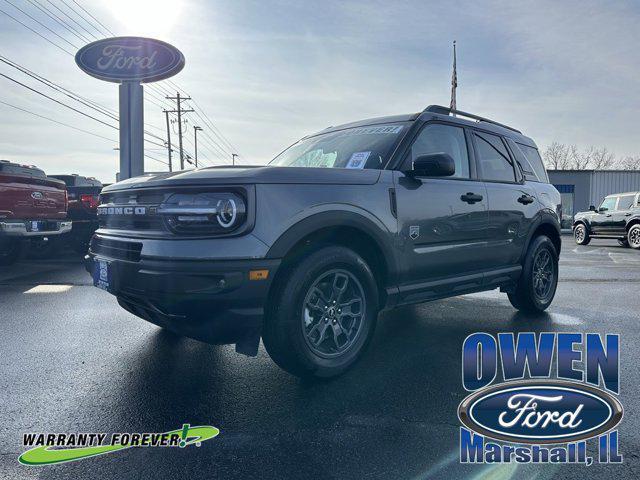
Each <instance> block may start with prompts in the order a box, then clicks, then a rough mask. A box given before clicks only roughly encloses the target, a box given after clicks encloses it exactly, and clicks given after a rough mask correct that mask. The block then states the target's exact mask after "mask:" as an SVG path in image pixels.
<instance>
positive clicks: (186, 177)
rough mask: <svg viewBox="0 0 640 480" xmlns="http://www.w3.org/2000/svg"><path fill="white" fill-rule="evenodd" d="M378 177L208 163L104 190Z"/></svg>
mask: <svg viewBox="0 0 640 480" xmlns="http://www.w3.org/2000/svg"><path fill="white" fill-rule="evenodd" d="M379 178H380V170H356V169H347V168H306V167H268V166H264V165H260V166H242V167H210V168H202V169H198V170H188V171H180V172H167V173H157V174H147V175H143V176H141V177H134V178H130V179H128V180H123V181H122V182H118V183H114V184H113V185H110V186H108V187H106V188H104V189H103V190H102V191H103V192H114V191H117V190H123V189H129V188H147V187H164V186H180V185H224V184H232V185H238V184H255V183H281V184H316V185H317V184H326V185H373V184H374V183H376V182H377V181H378V179H379Z"/></svg>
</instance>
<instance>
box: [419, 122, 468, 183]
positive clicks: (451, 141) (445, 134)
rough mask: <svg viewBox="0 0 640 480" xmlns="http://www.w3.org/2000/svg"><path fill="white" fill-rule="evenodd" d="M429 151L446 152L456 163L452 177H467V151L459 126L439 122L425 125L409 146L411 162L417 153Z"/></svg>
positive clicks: (462, 131) (462, 132) (423, 153)
mask: <svg viewBox="0 0 640 480" xmlns="http://www.w3.org/2000/svg"><path fill="white" fill-rule="evenodd" d="M429 153H448V154H449V155H451V158H453V160H454V162H455V163H456V173H455V174H454V175H452V177H453V178H469V152H468V151H467V141H466V139H465V136H464V129H462V128H461V127H454V126H453V125H444V124H441V123H430V124H428V125H427V126H425V127H424V128H423V129H422V131H421V132H420V134H419V135H418V137H417V138H416V139H415V141H414V142H413V145H412V146H411V162H413V161H414V160H415V159H416V158H417V157H418V156H419V155H425V154H429ZM447 178H451V177H447Z"/></svg>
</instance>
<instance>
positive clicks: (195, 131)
mask: <svg viewBox="0 0 640 480" xmlns="http://www.w3.org/2000/svg"><path fill="white" fill-rule="evenodd" d="M201 130H202V128H200V127H198V126H195V125H194V126H193V145H194V148H195V151H196V152H195V156H196V168H198V132H199V131H201Z"/></svg>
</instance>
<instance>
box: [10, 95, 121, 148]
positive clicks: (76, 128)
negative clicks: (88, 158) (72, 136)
mask: <svg viewBox="0 0 640 480" xmlns="http://www.w3.org/2000/svg"><path fill="white" fill-rule="evenodd" d="M0 103H1V104H3V105H6V106H7V107H11V108H15V109H16V110H20V111H22V112H25V113H29V114H31V115H34V116H36V117H40V118H43V119H45V120H48V121H50V122H53V123H57V124H58V125H63V126H65V127H68V128H73V129H74V130H78V131H79V132H84V133H87V134H89V135H93V136H94V137H99V138H103V139H105V140H109V141H110V142H114V143H118V141H117V140H114V139H113V138H107V137H104V136H102V135H100V134H98V133H94V132H90V131H88V130H84V129H82V128H78V127H74V126H73V125H69V124H68V123H64V122H60V121H59V120H54V119H53V118H50V117H46V116H44V115H40V114H39V113H35V112H32V111H31V110H27V109H26V108H22V107H18V106H16V105H12V104H11V103H7V102H3V101H2V100H0Z"/></svg>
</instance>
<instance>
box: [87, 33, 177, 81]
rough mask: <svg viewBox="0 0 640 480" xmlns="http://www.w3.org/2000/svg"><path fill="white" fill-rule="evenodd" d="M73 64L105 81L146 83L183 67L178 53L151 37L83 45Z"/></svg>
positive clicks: (107, 40) (167, 76) (107, 39)
mask: <svg viewBox="0 0 640 480" xmlns="http://www.w3.org/2000/svg"><path fill="white" fill-rule="evenodd" d="M76 63H77V64H78V66H79V67H80V68H81V69H82V70H84V71H85V72H86V73H88V74H89V75H91V76H93V77H96V78H99V79H100V80H106V81H107V82H116V83H121V82H127V81H129V82H140V83H150V82H157V81H159V80H163V79H165V78H169V77H171V76H173V75H175V74H176V73H178V72H179V71H180V70H182V68H183V67H184V55H182V52H180V50H178V49H177V48H175V47H174V46H172V45H169V44H168V43H165V42H162V41H160V40H155V39H153V38H143V37H115V38H105V39H103V40H98V41H96V42H93V43H90V44H88V45H85V46H84V47H82V48H81V49H80V50H78V53H77V54H76Z"/></svg>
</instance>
